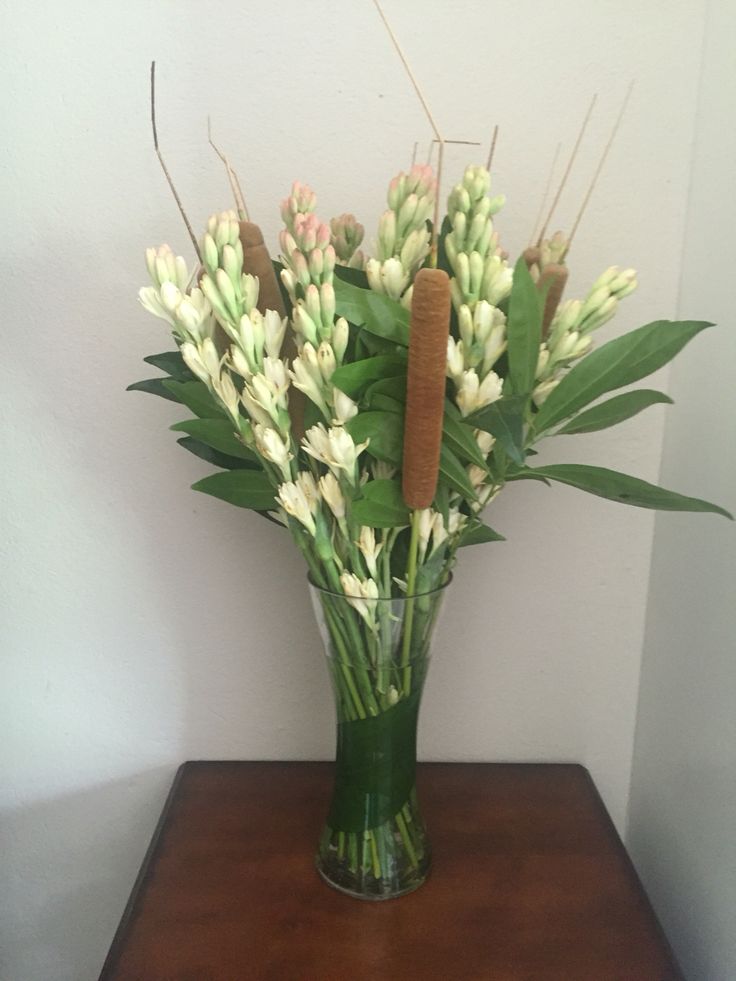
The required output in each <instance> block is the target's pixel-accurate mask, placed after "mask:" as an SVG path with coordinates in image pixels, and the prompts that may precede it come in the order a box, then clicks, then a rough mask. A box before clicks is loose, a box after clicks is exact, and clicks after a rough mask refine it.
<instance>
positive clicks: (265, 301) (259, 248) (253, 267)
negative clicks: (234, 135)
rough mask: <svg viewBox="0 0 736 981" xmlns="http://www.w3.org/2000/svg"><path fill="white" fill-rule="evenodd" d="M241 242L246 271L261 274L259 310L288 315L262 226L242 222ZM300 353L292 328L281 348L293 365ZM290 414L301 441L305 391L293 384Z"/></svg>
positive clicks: (294, 429)
mask: <svg viewBox="0 0 736 981" xmlns="http://www.w3.org/2000/svg"><path fill="white" fill-rule="evenodd" d="M240 244H241V245H242V246H243V272H244V273H249V274H250V275H251V276H257V277H258V309H259V310H260V311H261V313H265V312H266V310H276V311H277V313H278V315H279V316H280V317H283V316H285V311H284V301H283V299H282V297H281V290H280V289H279V283H278V280H277V279H276V272H275V270H274V268H273V263H272V262H271V256H270V255H269V254H268V249H267V248H266V245H265V243H264V241H263V233H262V232H261V230H260V228H259V227H258V225H256V224H255V223H254V222H252V221H241V222H240ZM296 354H297V351H296V344H295V343H294V333H293V331H291V330H288V331H287V332H286V337H285V338H284V344H283V347H282V348H281V356H282V357H283V358H286V359H287V360H288V361H289V364H291V363H292V362H293V361H294V358H295V357H296ZM289 416H290V418H291V431H292V435H293V436H294V439H295V440H296V441H297V443H298V442H300V441H301V438H302V436H303V435H304V394H303V393H302V392H300V391H299V389H298V388H294V387H293V386H292V387H291V389H290V391H289Z"/></svg>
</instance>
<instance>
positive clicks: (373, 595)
mask: <svg viewBox="0 0 736 981" xmlns="http://www.w3.org/2000/svg"><path fill="white" fill-rule="evenodd" d="M340 585H341V586H342V588H343V591H344V593H345V596H346V598H347V601H348V603H350V605H351V606H352V607H353V608H354V609H356V610H357V611H358V613H359V614H360V615H361V616H362V617H363V619H364V620H365V622H366V623H367V624H368V626H369V627H370V628H371V629H373V628H374V627H375V610H376V600H377V599H378V586H377V585H376V583H375V580H373V579H358V577H357V576H355V575H353V573H352V572H343V573H342V575H341V576H340Z"/></svg>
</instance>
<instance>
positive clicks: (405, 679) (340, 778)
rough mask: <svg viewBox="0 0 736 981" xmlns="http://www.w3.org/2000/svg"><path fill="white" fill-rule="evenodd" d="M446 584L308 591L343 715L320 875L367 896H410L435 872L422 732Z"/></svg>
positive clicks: (321, 845) (351, 892)
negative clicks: (425, 810) (413, 591)
mask: <svg viewBox="0 0 736 981" xmlns="http://www.w3.org/2000/svg"><path fill="white" fill-rule="evenodd" d="M445 588H446V585H445V586H443V587H441V588H440V589H436V590H434V591H432V592H427V593H422V594H419V595H417V596H412V597H406V598H398V599H362V598H360V599H359V598H357V597H351V596H345V595H343V594H340V593H334V592H330V591H329V590H325V589H321V588H319V587H317V586H314V585H311V586H310V589H311V594H312V602H313V605H314V609H315V613H316V615H317V621H318V623H319V627H320V630H321V633H322V638H323V641H324V645H325V650H326V653H327V664H328V669H329V673H330V679H331V682H332V689H333V693H334V696H335V705H336V709H337V752H336V761H335V784H334V790H333V796H332V803H331V806H330V811H329V814H328V817H327V822H326V824H325V827H324V830H323V832H322V836H321V838H320V843H319V849H318V852H317V869H318V871H319V873H320V875H321V876H322V878H323V879H324V880H325V881H326V882H328V883H329V884H330V885H331V886H334V887H335V888H336V889H340V890H341V891H342V892H346V893H348V894H349V895H351V896H355V897H358V898H360V899H390V898H392V897H395V896H400V895H402V894H403V893H406V892H411V891H412V890H413V889H416V888H417V887H418V886H420V885H421V884H422V883H423V882H424V880H425V879H426V878H427V875H428V873H429V866H430V851H429V843H428V840H427V834H426V831H425V827H424V822H423V820H422V816H421V813H420V811H419V805H418V802H417V794H416V787H415V770H416V736H417V721H418V717H419V705H420V701H421V697H422V689H423V687H424V680H425V678H426V676H427V669H428V667H429V655H430V643H431V639H432V632H433V629H434V626H435V623H436V621H437V617H438V614H439V611H440V606H441V603H442V598H443V595H444V590H445Z"/></svg>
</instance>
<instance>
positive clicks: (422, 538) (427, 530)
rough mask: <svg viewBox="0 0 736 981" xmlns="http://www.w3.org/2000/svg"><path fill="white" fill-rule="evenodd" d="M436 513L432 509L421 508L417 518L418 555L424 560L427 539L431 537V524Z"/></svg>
mask: <svg viewBox="0 0 736 981" xmlns="http://www.w3.org/2000/svg"><path fill="white" fill-rule="evenodd" d="M436 513H437V512H436V511H433V510H432V508H423V509H422V510H421V511H420V512H419V518H418V529H419V555H420V556H421V558H424V555H425V553H426V551H427V546H428V545H429V539H430V537H431V535H432V522H433V521H434V516H435V514H436Z"/></svg>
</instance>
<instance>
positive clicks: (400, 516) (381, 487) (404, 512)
mask: <svg viewBox="0 0 736 981" xmlns="http://www.w3.org/2000/svg"><path fill="white" fill-rule="evenodd" d="M350 516H351V518H352V519H353V520H354V521H356V522H358V523H359V524H361V525H369V526H372V527H374V528H401V527H403V526H404V525H408V524H409V509H408V507H407V506H406V502H405V501H404V498H403V497H402V496H401V488H400V487H399V484H398V482H397V481H395V480H371V481H369V482H368V483H367V484H365V485H364V487H363V496H362V498H361V499H360V500H359V501H354V502H353V505H352V507H351V510H350Z"/></svg>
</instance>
